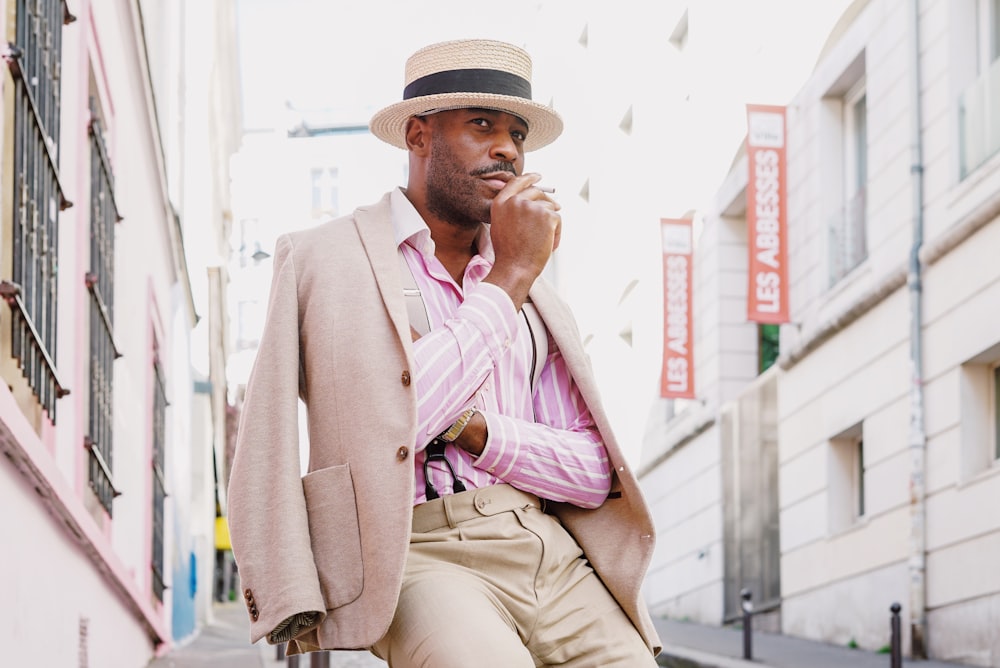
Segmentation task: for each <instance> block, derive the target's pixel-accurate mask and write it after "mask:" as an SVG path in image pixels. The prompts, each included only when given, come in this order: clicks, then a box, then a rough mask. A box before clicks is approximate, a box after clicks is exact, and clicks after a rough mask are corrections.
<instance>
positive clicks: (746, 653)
mask: <svg viewBox="0 0 1000 668" xmlns="http://www.w3.org/2000/svg"><path fill="white" fill-rule="evenodd" d="M740 598H741V599H743V601H742V603H740V607H741V608H743V658H744V659H746V660H747V661H750V660H752V659H753V627H752V624H751V621H750V617H751V615H753V603H752V602H751V600H750V599H751V598H752V594H751V593H750V590H749V589H747V588H746V587H744V588H743V589H741V590H740Z"/></svg>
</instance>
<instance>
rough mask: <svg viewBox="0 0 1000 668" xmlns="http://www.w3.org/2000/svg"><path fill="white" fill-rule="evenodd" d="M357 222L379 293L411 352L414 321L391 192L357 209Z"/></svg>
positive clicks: (405, 345)
mask: <svg viewBox="0 0 1000 668" xmlns="http://www.w3.org/2000/svg"><path fill="white" fill-rule="evenodd" d="M354 225H355V227H357V230H358V237H360V239H361V245H362V246H363V247H364V249H365V253H366V254H367V255H368V262H369V263H370V264H371V268H372V274H373V275H374V276H375V282H376V284H377V285H378V290H379V294H381V295H382V303H383V304H384V305H385V309H386V311H387V312H388V314H389V318H390V319H391V320H392V324H393V326H394V327H395V328H396V333H397V334H398V335H399V338H400V340H401V341H403V348H404V349H405V350H407V351H409V350H410V343H411V342H412V337H411V336H410V321H409V316H408V315H407V313H406V302H405V299H404V297H403V282H402V280H401V279H400V276H399V258H398V252H399V251H398V249H397V248H396V243H395V238H394V235H393V230H392V207H391V205H390V203H389V194H386V195H385V196H384V197H383V198H382V199H381V200H379V201H378V202H377V203H376V204H373V205H371V206H365V207H360V208H358V209H357V210H356V211H355V212H354ZM407 354H409V353H407Z"/></svg>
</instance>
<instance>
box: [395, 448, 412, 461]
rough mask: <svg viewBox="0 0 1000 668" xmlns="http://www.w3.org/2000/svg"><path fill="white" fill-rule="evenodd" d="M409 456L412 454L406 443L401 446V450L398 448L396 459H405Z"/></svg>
mask: <svg viewBox="0 0 1000 668" xmlns="http://www.w3.org/2000/svg"><path fill="white" fill-rule="evenodd" d="M409 456H410V449H409V448H407V447H406V446H405V445H403V446H400V448H399V450H396V459H398V460H399V461H403V460H404V459H406V458H407V457H409Z"/></svg>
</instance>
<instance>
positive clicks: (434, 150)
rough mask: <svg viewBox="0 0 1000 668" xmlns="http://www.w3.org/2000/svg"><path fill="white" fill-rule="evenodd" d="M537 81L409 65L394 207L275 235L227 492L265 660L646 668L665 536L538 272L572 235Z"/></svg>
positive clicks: (463, 63)
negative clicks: (567, 232) (368, 654)
mask: <svg viewBox="0 0 1000 668" xmlns="http://www.w3.org/2000/svg"><path fill="white" fill-rule="evenodd" d="M530 78H531V61H530V58H529V57H528V55H527V53H525V52H524V51H523V50H521V49H519V48H517V47H514V46H512V45H509V44H505V43H501V42H494V41H487V40H463V41H456V42H446V43H442V44H436V45H433V46H430V47H426V48H424V49H422V50H420V51H418V52H417V53H416V54H414V55H413V56H412V57H411V58H410V59H409V60H408V61H407V67H406V88H405V90H404V100H403V101H402V102H399V103H397V104H394V105H391V106H389V107H387V108H386V109H383V110H382V111H380V112H378V113H377V114H376V115H375V116H374V117H373V118H372V121H371V130H372V132H373V133H374V134H375V135H376V136H377V137H379V138H380V139H383V140H385V141H387V142H389V143H391V144H393V145H395V146H399V147H401V148H405V149H406V150H408V151H409V159H410V173H409V179H408V184H407V187H406V189H405V190H404V189H401V188H397V189H396V190H394V191H393V192H391V193H389V194H387V195H386V196H385V197H384V198H383V199H382V201H380V202H379V203H378V204H375V205H373V206H370V207H364V208H360V209H358V210H357V211H355V212H354V213H353V214H352V215H350V216H347V217H344V218H341V219H338V220H334V221H331V222H329V223H326V224H323V225H320V226H319V227H316V228H314V229H311V230H306V231H303V232H297V233H294V234H291V235H286V236H284V237H282V238H280V239H279V240H278V243H277V248H276V251H275V255H274V258H275V259H274V281H273V284H272V289H271V297H270V302H269V310H268V317H267V324H266V326H265V329H264V332H263V335H262V338H261V343H260V349H259V352H258V356H257V361H256V363H255V366H254V371H253V373H252V375H251V378H250V382H249V385H248V387H247V393H246V398H245V402H244V405H243V410H242V417H241V423H240V430H239V437H238V443H237V448H236V457H235V461H234V464H233V471H232V477H231V482H230V487H229V512H230V527H231V534H232V543H233V550H234V554H235V556H236V560H237V564H238V566H239V572H240V576H241V582H242V590H243V595H244V601H245V603H246V606H247V610H248V613H249V614H250V619H251V639H252V640H253V641H255V642H256V641H257V640H259V639H260V638H262V637H265V636H266V637H267V639H268V640H269V641H270V642H282V641H290V643H289V651H290V652H292V653H294V652H303V651H311V650H316V649H321V648H324V649H338V648H370V649H371V651H372V652H373V653H374V654H376V655H377V656H380V657H381V658H383V659H385V660H386V661H387V662H388V663H389V665H390V666H392V667H393V668H399V667H409V666H423V667H430V668H449V667H455V668H471V667H472V666H476V667H481V666H495V667H497V668H517V667H521V666H523V667H524V668H531V667H532V666H548V665H560V666H574V667H579V668H582V667H584V666H590V667H594V668H598V667H599V668H609V667H612V666H617V667H622V668H624V667H625V666H629V667H632V666H655V662H654V660H653V656H654V655H655V653H656V652H658V651H659V639H658V638H657V636H656V632H655V630H654V629H653V627H652V624H651V621H650V618H649V615H648V613H647V611H646V609H645V606H644V604H643V602H642V600H641V596H640V586H641V582H642V578H643V575H644V572H645V569H646V566H647V565H648V563H649V558H650V556H651V553H652V550H653V544H654V530H653V524H652V521H651V518H650V516H649V512H648V509H647V507H646V505H645V502H644V500H643V499H642V496H641V493H640V490H639V487H638V484H637V482H636V480H635V477H634V475H633V474H632V472H631V471H630V470H629V468H628V466H627V465H626V464H625V462H624V459H623V457H622V453H621V451H620V449H619V447H618V445H617V442H616V441H615V439H614V436H613V434H612V433H611V430H610V428H609V426H608V420H607V416H606V414H605V412H604V409H603V408H602V407H601V404H600V400H599V398H598V393H597V389H596V386H595V382H594V379H593V376H592V373H591V370H590V368H589V363H588V360H587V358H586V354H585V353H584V351H583V348H582V345H581V343H580V339H579V334H578V332H577V330H576V325H575V323H574V321H573V318H572V315H571V314H570V312H569V310H568V308H567V307H566V306H565V305H564V304H563V303H562V302H561V301H560V300H559V299H558V298H557V297H556V295H555V294H554V292H553V290H552V289H551V288H550V287H549V286H548V285H547V284H546V283H545V281H544V280H542V279H541V278H539V274H540V273H541V272H542V270H543V269H544V267H545V265H546V263H547V262H548V260H549V257H550V255H551V253H552V251H553V250H554V249H555V248H556V247H557V246H558V243H559V236H560V230H561V220H560V217H559V213H558V211H559V206H558V205H557V204H556V203H555V202H554V201H553V200H552V199H551V198H550V197H549V196H548V193H547V192H545V191H544V190H543V189H542V188H540V187H539V179H540V177H539V176H538V175H537V174H530V173H524V172H523V166H524V152H525V151H527V150H533V149H536V148H540V147H541V146H544V145H546V144H548V143H549V142H551V141H552V140H554V139H555V138H556V137H557V136H558V135H559V134H560V132H561V131H562V121H561V119H560V118H559V116H558V115H557V114H556V113H555V112H554V111H552V110H551V109H550V108H548V107H546V106H543V105H540V104H537V103H535V102H532V101H531V92H530ZM407 295H408V296H407ZM407 302H409V303H407ZM536 313H537V315H538V316H540V320H539V319H537V318H536V317H535V314H536ZM300 397H301V399H302V400H303V401H304V402H305V404H306V406H307V408H308V418H309V420H308V422H309V444H310V448H309V467H308V472H307V474H306V475H305V476H304V477H301V476H300V472H299V457H298V454H297V452H298V450H297V448H298V433H297V402H298V401H299V399H300Z"/></svg>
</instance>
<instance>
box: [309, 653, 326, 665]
mask: <svg viewBox="0 0 1000 668" xmlns="http://www.w3.org/2000/svg"><path fill="white" fill-rule="evenodd" d="M309 668H330V653H329V652H313V653H312V654H310V655H309Z"/></svg>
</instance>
